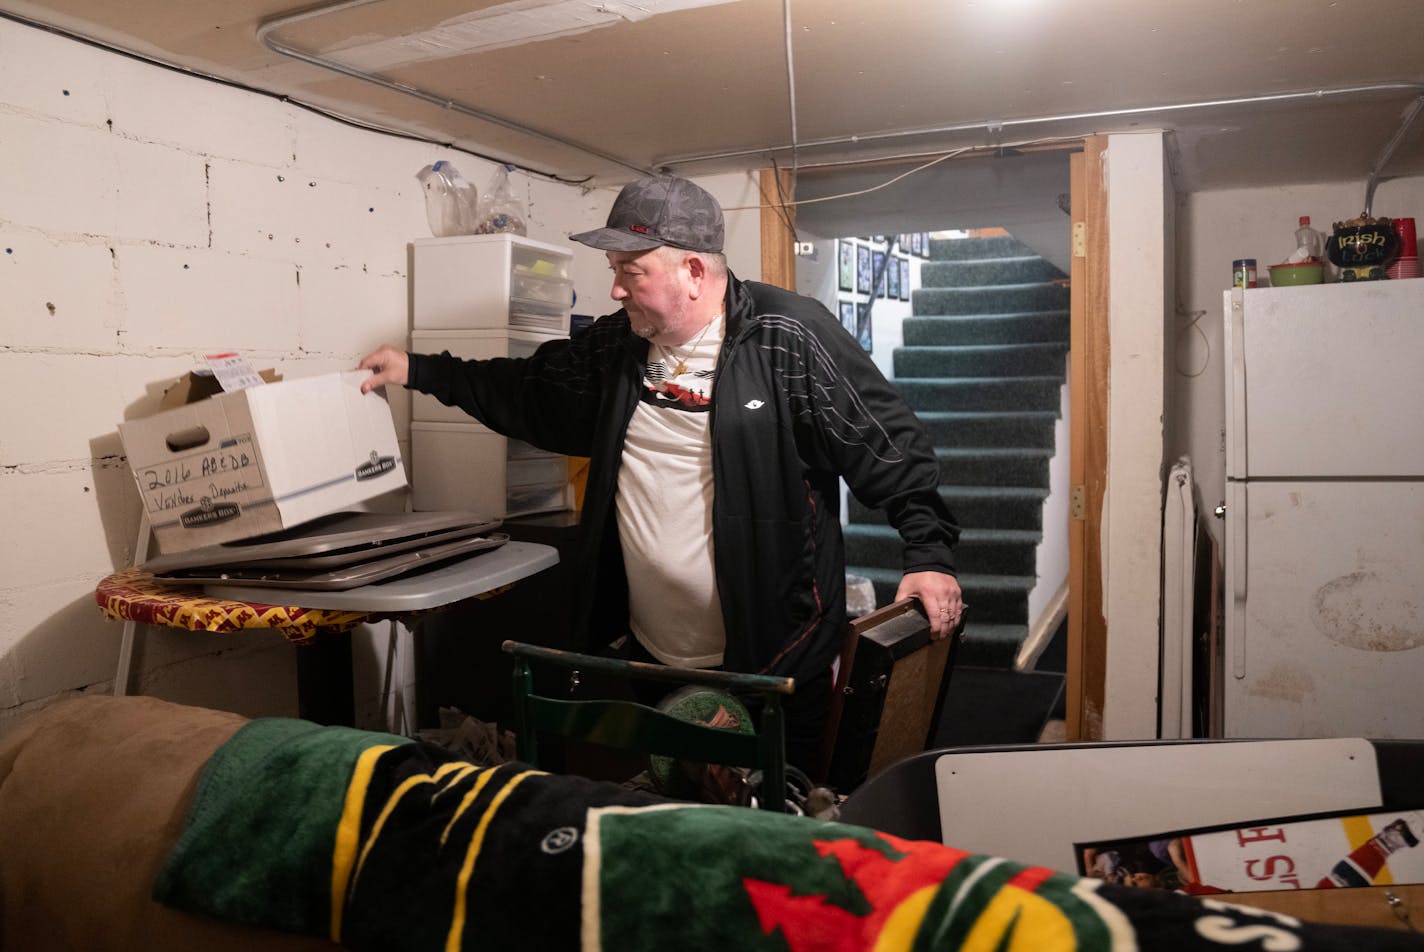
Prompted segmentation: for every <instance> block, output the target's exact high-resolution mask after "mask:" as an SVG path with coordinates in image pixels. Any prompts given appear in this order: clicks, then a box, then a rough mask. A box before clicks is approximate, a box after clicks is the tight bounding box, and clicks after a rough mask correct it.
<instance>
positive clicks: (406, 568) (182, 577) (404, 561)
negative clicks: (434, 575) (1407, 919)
mask: <svg viewBox="0 0 1424 952" xmlns="http://www.w3.org/2000/svg"><path fill="white" fill-rule="evenodd" d="M508 541H509V536H507V535H504V534H503V533H495V534H493V535H488V536H472V537H470V538H466V539H458V540H456V541H454V542H446V543H444V544H442V545H434V546H429V547H427V548H422V549H410V550H408V551H405V552H398V553H396V554H394V555H388V556H384V557H380V558H372V559H369V560H368V561H365V562H356V563H353V564H351V565H343V566H339V567H337V568H334V569H329V570H327V571H315V572H313V571H303V570H300V569H293V570H285V569H270V568H269V569H263V568H247V567H217V568H212V567H210V568H207V569H190V570H188V571H187V572H184V573H174V574H170V575H166V576H164V578H165V579H167V580H169V581H174V582H184V583H188V584H199V585H205V586H210V585H248V586H256V587H259V588H278V589H284V588H299V589H310V590H312V591H328V592H330V591H342V590H344V589H348V588H359V587H361V586H362V585H370V584H371V583H373V582H380V581H383V580H385V579H389V578H395V577H397V576H400V575H405V574H408V573H411V572H415V571H417V570H420V569H425V568H431V567H434V566H436V565H439V564H441V563H443V562H446V561H448V560H450V559H453V558H456V557H457V556H463V555H469V554H471V553H474V552H483V551H488V550H490V549H497V548H499V547H500V546H502V545H504V544H505V543H506V542H508Z"/></svg>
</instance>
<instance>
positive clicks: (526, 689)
mask: <svg viewBox="0 0 1424 952" xmlns="http://www.w3.org/2000/svg"><path fill="white" fill-rule="evenodd" d="M501 647H502V648H503V650H504V651H505V652H506V653H508V654H511V655H513V656H514V730H515V738H516V740H515V743H516V749H517V753H518V756H519V759H520V760H522V761H524V762H525V763H527V764H529V765H530V766H531V767H538V766H539V735H540V734H541V733H545V734H553V735H557V736H560V737H564V738H567V739H570V740H574V741H581V742H588V743H594V744H601V745H603V746H605V747H611V748H615V749H618V750H628V751H636V752H639V753H643V754H652V755H661V756H664V757H672V758H676V759H678V760H682V761H691V762H696V763H707V764H724V765H726V766H730V767H745V768H749V769H751V770H753V771H756V770H760V771H761V776H762V782H761V784H760V785H759V791H760V795H759V796H758V798H757V805H758V806H759V807H761V808H763V809H766V810H778V811H783V812H785V811H786V810H787V806H786V724H785V720H784V717H783V714H782V710H781V699H782V697H783V696H785V695H789V694H791V693H792V692H793V691H794V690H795V687H796V682H795V680H794V679H792V678H778V677H770V676H766V675H758V674H735V673H733V672H730V671H708V670H704V669H700V668H678V667H672V666H670V665H661V664H647V663H643V662H639V661H623V660H620V659H617V658H603V657H599V656H596V655H587V654H579V653H577V652H572V651H560V650H557V649H554V648H544V647H541V646H538V645H530V644H525V643H523V642H518V641H506V642H504V644H503V645H502V646H501ZM531 662H538V663H540V664H550V665H556V666H559V667H562V668H566V669H569V671H570V672H571V675H572V676H574V677H576V676H577V673H578V672H579V671H596V672H603V673H607V674H612V675H617V676H620V677H625V678H631V679H635V680H644V681H663V682H666V683H668V684H670V685H697V686H700V687H707V688H712V689H716V690H721V691H723V692H725V693H728V694H733V693H734V692H736V691H743V692H747V691H751V692H755V693H757V694H760V695H761V697H762V705H761V714H760V718H759V722H758V724H757V729H756V732H755V733H742V732H740V731H736V730H729V729H726V728H722V727H711V726H708V725H706V724H701V723H697V722H694V721H688V720H684V719H682V718H680V717H677V716H674V715H672V714H668V713H665V712H663V711H659V710H657V709H656V708H652V707H649V706H647V705H645V704H638V703H635V702H633V701H628V700H620V699H607V698H598V699H586V700H565V699H561V698H555V697H549V696H547V695H541V694H536V693H534V678H533V674H532V672H531V670H530V663H531Z"/></svg>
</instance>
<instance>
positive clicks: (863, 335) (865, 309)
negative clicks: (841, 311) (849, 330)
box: [855, 302, 874, 353]
mask: <svg viewBox="0 0 1424 952" xmlns="http://www.w3.org/2000/svg"><path fill="white" fill-rule="evenodd" d="M855 308H856V314H855V339H856V340H858V341H860V347H861V349H862V350H864V351H865V352H866V353H869V352H870V350H871V348H872V347H873V346H874V341H873V340H872V339H871V335H870V303H869V302H864V303H861V304H857V305H856V306H855Z"/></svg>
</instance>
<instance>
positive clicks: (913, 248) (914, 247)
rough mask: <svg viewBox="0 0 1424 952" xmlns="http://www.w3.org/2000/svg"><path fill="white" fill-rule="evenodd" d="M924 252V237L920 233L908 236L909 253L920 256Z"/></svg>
mask: <svg viewBox="0 0 1424 952" xmlns="http://www.w3.org/2000/svg"><path fill="white" fill-rule="evenodd" d="M924 250H925V236H924V235H923V234H921V233H920V232H918V231H917V232H915V233H914V234H913V235H911V236H910V253H911V254H920V253H922V252H923V251H924Z"/></svg>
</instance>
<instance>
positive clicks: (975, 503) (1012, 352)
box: [846, 236, 1068, 669]
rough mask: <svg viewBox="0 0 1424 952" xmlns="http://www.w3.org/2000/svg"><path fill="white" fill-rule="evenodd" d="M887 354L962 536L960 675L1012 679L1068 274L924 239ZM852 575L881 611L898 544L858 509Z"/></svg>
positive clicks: (1012, 249) (851, 538) (1062, 353)
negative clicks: (915, 279)
mask: <svg viewBox="0 0 1424 952" xmlns="http://www.w3.org/2000/svg"><path fill="white" fill-rule="evenodd" d="M930 247H931V257H930V260H928V261H926V262H925V263H924V264H923V266H922V267H921V271H920V284H921V287H920V288H918V289H916V290H915V291H914V292H913V297H912V300H913V316H912V317H909V318H907V319H906V320H905V322H904V326H903V336H904V346H902V347H900V348H899V349H897V350H896V351H895V355H894V369H895V372H894V377H893V383H895V385H896V386H897V387H898V388H899V389H900V391H901V393H903V394H904V395H905V398H906V399H907V400H908V401H909V402H910V405H911V406H912V407H913V408H914V409H915V412H916V413H917V414H919V416H920V418H921V420H923V421H924V424H925V426H926V428H927V429H928V431H929V433H930V436H931V439H933V441H934V443H935V446H936V450H935V453H936V455H937V456H938V458H939V463H940V474H941V475H940V479H941V486H940V494H941V496H943V498H944V500H945V502H946V504H947V505H948V506H949V509H950V511H951V512H953V513H954V515H955V517H956V518H957V519H958V520H959V524H960V527H961V529H962V530H963V532H962V535H961V537H960V542H959V548H958V550H957V560H958V563H959V580H960V584H961V585H962V586H963V588H964V600H965V602H966V603H968V605H969V606H970V608H969V620H968V625H967V626H966V628H965V632H964V641H963V644H962V648H961V652H960V654H959V657H958V660H957V662H956V664H957V665H960V666H975V667H983V668H999V669H1007V668H1011V667H1012V666H1013V661H1014V656H1015V655H1016V654H1017V652H1018V649H1019V646H1020V645H1021V644H1022V643H1023V640H1024V638H1025V637H1026V636H1027V634H1028V625H1029V622H1030V619H1029V617H1028V596H1029V592H1030V591H1031V590H1032V589H1033V586H1034V582H1035V578H1036V570H1035V564H1034V562H1035V553H1036V549H1037V547H1038V544H1039V542H1040V540H1041V538H1042V535H1043V503H1044V500H1045V499H1046V498H1047V497H1048V472H1049V461H1050V460H1051V459H1052V457H1053V452H1054V446H1053V430H1054V425H1055V423H1056V422H1057V420H1058V416H1059V397H1060V389H1061V387H1062V385H1063V380H1064V373H1065V368H1066V362H1067V360H1066V358H1067V353H1068V288H1067V287H1066V286H1065V285H1064V284H1062V283H1059V282H1060V281H1061V279H1063V278H1064V274H1063V273H1062V272H1061V271H1060V270H1058V269H1057V268H1056V267H1054V266H1053V265H1052V264H1050V263H1049V262H1047V261H1045V260H1044V259H1043V258H1041V257H1039V256H1038V255H1037V254H1035V253H1034V252H1033V251H1032V250H1030V249H1029V248H1028V247H1027V246H1025V245H1024V244H1022V243H1021V242H1019V241H1017V240H1016V239H1014V238H1012V237H1009V236H1001V237H993V238H963V239H933V240H932V241H931V243H930ZM847 518H848V524H847V526H846V547H847V562H848V566H849V567H848V571H849V572H850V573H851V574H855V575H863V576H866V577H868V578H869V579H870V580H871V581H872V582H873V583H874V585H875V593H876V602H877V603H878V604H881V605H885V604H888V603H889V602H890V601H891V599H893V598H894V596H895V588H896V586H897V585H898V584H899V580H900V543H899V538H898V536H897V535H896V533H895V532H894V530H892V529H891V528H890V527H889V526H888V525H887V524H886V522H885V518H884V514H883V513H879V512H876V511H873V510H869V509H866V508H865V507H864V506H862V505H860V503H858V502H857V501H856V500H855V499H854V498H852V499H851V500H850V505H849V511H848V513H847Z"/></svg>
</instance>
